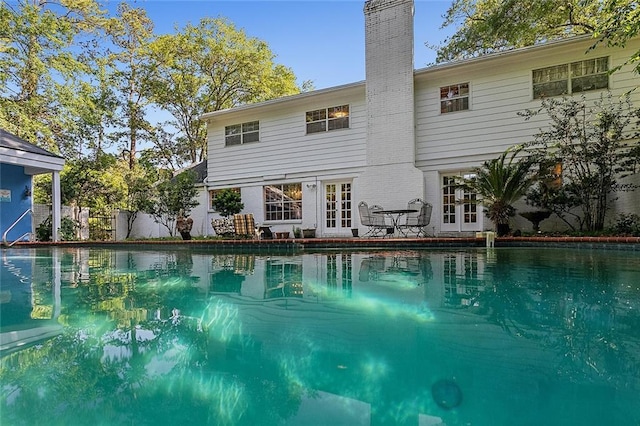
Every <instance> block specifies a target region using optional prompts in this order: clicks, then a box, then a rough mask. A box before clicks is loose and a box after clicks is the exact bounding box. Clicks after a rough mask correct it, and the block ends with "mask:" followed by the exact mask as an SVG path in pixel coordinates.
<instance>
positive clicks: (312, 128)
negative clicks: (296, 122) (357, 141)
mask: <svg viewBox="0 0 640 426" xmlns="http://www.w3.org/2000/svg"><path fill="white" fill-rule="evenodd" d="M306 121H307V134H309V133H319V132H327V131H330V130H337V129H348V128H349V105H341V106H335V107H331V108H324V109H317V110H315V111H307V114H306Z"/></svg>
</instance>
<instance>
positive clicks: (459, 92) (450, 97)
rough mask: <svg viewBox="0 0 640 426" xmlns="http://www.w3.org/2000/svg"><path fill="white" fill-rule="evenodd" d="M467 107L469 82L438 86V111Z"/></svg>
mask: <svg viewBox="0 0 640 426" xmlns="http://www.w3.org/2000/svg"><path fill="white" fill-rule="evenodd" d="M467 109H469V83H460V84H454V85H451V86H444V87H441V88H440V113H441V114H444V113H447V112H454V111H464V110H467Z"/></svg>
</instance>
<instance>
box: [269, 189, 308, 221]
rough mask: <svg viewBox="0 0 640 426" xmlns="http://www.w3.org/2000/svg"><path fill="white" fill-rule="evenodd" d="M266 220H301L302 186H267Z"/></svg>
mask: <svg viewBox="0 0 640 426" xmlns="http://www.w3.org/2000/svg"><path fill="white" fill-rule="evenodd" d="M263 189H264V212H265V220H301V219H302V184H301V183H287V184H282V185H265V186H264V187H263Z"/></svg>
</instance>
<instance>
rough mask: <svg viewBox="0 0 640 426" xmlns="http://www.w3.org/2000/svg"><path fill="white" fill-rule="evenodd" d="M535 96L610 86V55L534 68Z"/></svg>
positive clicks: (562, 93) (563, 93)
mask: <svg viewBox="0 0 640 426" xmlns="http://www.w3.org/2000/svg"><path fill="white" fill-rule="evenodd" d="M532 77H533V98H534V99H539V98H544V97H550V96H559V95H567V94H571V93H580V92H587V91H590V90H601V89H608V88H609V57H607V56H604V57H602V58H594V59H586V60H584V61H577V62H571V63H570V64H561V65H554V66H552V67H546V68H539V69H536V70H533V74H532Z"/></svg>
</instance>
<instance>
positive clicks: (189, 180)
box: [147, 170, 199, 237]
mask: <svg viewBox="0 0 640 426" xmlns="http://www.w3.org/2000/svg"><path fill="white" fill-rule="evenodd" d="M194 183H195V173H194V172H193V171H190V170H187V171H185V172H182V173H180V174H178V175H177V176H175V177H174V178H172V179H167V180H164V181H162V182H160V183H159V184H158V185H157V186H156V191H155V197H154V200H153V203H152V204H151V205H150V206H149V207H148V210H147V213H149V214H150V215H152V216H153V217H154V219H155V220H156V222H158V223H160V224H161V225H163V226H164V227H165V228H167V230H168V231H169V235H170V236H172V237H173V236H174V234H175V230H176V219H177V218H178V216H183V217H187V216H189V213H190V212H191V209H193V208H194V207H195V206H197V205H198V204H199V203H198V200H197V199H196V195H197V193H198V190H197V188H196V187H195V185H194Z"/></svg>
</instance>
